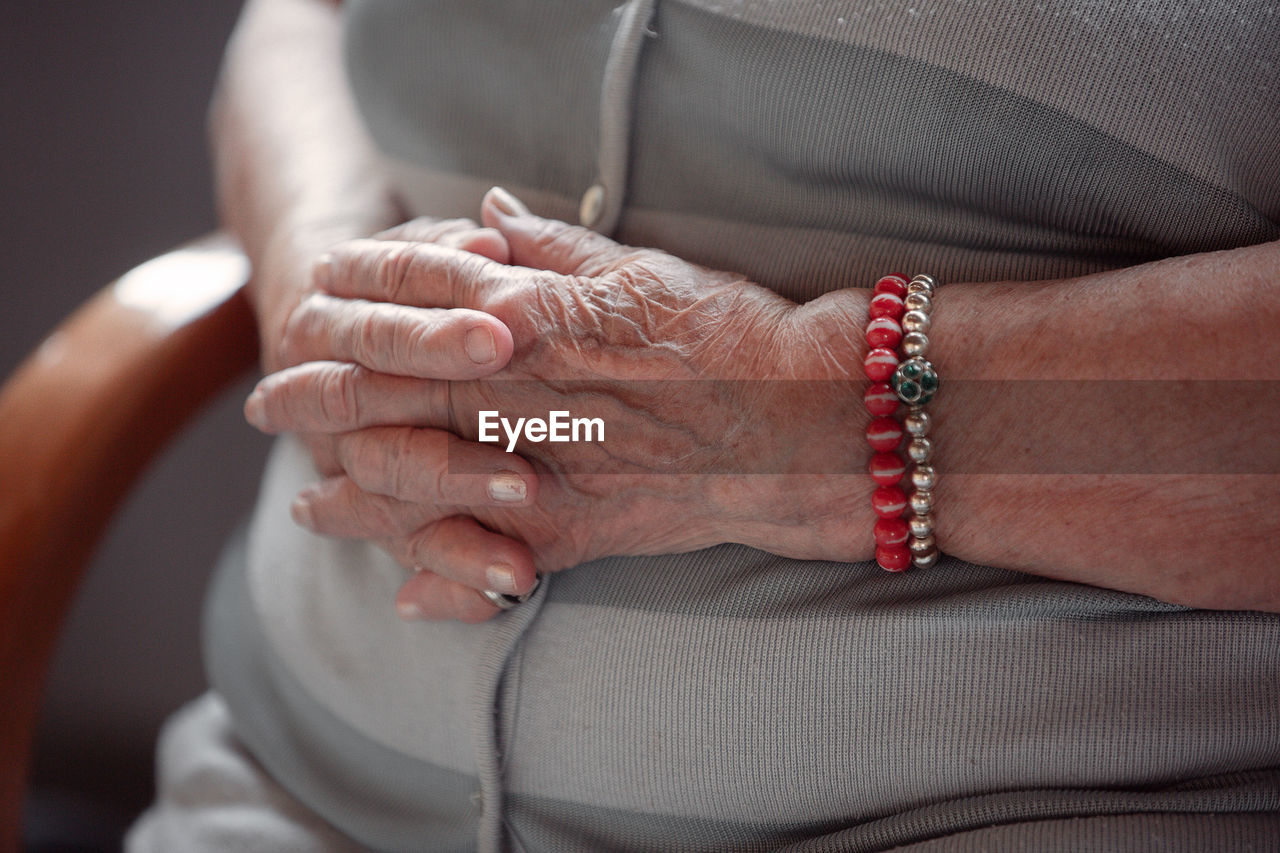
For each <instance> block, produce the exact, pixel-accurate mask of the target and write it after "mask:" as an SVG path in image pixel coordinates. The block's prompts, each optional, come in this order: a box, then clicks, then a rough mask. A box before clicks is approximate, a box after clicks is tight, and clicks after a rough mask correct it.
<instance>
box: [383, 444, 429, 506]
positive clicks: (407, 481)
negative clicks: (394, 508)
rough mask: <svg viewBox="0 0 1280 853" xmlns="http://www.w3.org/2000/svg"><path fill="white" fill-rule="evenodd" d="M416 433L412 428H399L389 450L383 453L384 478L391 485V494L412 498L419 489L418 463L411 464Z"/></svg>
mask: <svg viewBox="0 0 1280 853" xmlns="http://www.w3.org/2000/svg"><path fill="white" fill-rule="evenodd" d="M414 441H415V434H414V432H413V430H411V429H399V430H396V431H395V433H394V434H393V437H392V440H391V446H390V448H389V449H388V450H389V452H387V453H384V454H383V455H382V460H381V461H382V465H383V470H382V479H383V482H386V483H388V484H389V485H390V489H391V494H393V495H395V496H397V497H400V498H402V499H411V498H413V497H415V496H416V495H417V493H418V492H419V491H420V489H418V471H417V467H418V466H417V465H413V464H410V461H409V460H411V459H413V457H414V452H413V451H414Z"/></svg>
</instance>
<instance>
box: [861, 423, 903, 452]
mask: <svg viewBox="0 0 1280 853" xmlns="http://www.w3.org/2000/svg"><path fill="white" fill-rule="evenodd" d="M901 441H902V424H900V423H898V422H897V421H895V420H894V419H893V418H876V419H875V420H873V421H872V422H871V423H869V424H867V444H870V445H871V449H872V450H881V451H889V450H897V449H898V444H899V443H900V442H901Z"/></svg>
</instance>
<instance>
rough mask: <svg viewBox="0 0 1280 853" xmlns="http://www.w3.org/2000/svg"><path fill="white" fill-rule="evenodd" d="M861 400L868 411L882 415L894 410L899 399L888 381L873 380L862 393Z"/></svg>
mask: <svg viewBox="0 0 1280 853" xmlns="http://www.w3.org/2000/svg"><path fill="white" fill-rule="evenodd" d="M862 402H863V403H865V404H866V405H867V411H868V412H870V413H871V414H873V415H875V416H877V417H883V416H885V415H892V414H893V413H894V412H896V411H897V410H898V403H900V402H901V401H900V400H899V399H898V395H897V393H896V392H894V390H893V389H892V388H890V387H889V383H888V382H873V383H872V384H871V385H870V386H869V387H868V388H867V390H866V393H864V394H863V395H862Z"/></svg>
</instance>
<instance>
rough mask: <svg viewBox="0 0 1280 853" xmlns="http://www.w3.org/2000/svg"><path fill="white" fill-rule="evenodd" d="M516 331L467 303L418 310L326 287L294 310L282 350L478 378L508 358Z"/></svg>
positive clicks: (303, 357)
mask: <svg viewBox="0 0 1280 853" xmlns="http://www.w3.org/2000/svg"><path fill="white" fill-rule="evenodd" d="M512 350H513V343H512V339H511V331H510V330H509V329H508V328H507V326H506V324H504V323H503V322H502V321H501V320H499V319H497V318H496V317H493V316H492V315H489V314H485V313H483V312H480V311H473V310H470V309H467V308H452V309H445V308H413V307H409V306H407V305H393V304H391V303H388V302H369V301H366V300H363V299H338V298H335V297H333V296H328V295H325V294H322V293H316V294H312V295H311V296H308V297H307V298H306V299H304V300H303V301H302V302H301V304H299V305H298V307H297V308H295V309H294V311H293V313H292V314H291V315H290V316H289V322H288V324H287V325H286V327H285V333H284V340H283V341H282V342H281V346H280V351H281V354H282V359H283V360H284V361H285V363H286V364H287V365H289V366H293V365H296V364H301V363H302V362H305V361H323V360H332V361H351V362H356V363H358V364H362V365H364V366H365V367H367V368H369V369H370V370H376V371H379V372H381V373H394V374H398V375H401V376H418V377H421V378H424V379H478V378H480V377H482V376H488V375H489V374H491V373H493V372H495V371H497V370H500V369H502V368H503V367H505V366H506V364H507V362H508V361H510V359H511V353H512Z"/></svg>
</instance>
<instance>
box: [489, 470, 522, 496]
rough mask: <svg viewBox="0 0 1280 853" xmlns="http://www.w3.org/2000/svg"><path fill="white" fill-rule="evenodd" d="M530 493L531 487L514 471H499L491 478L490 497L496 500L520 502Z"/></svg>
mask: <svg viewBox="0 0 1280 853" xmlns="http://www.w3.org/2000/svg"><path fill="white" fill-rule="evenodd" d="M528 494H529V488H528V486H526V485H525V483H524V479H523V478H521V476H520V475H519V474H516V473H514V472H512V471H499V472H498V473H496V474H494V475H493V476H492V477H490V478H489V497H491V498H493V499H494V500H495V501H501V502H502V503H508V504H514V503H519V502H520V501H522V500H524V499H525V496H527V495H528Z"/></svg>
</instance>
